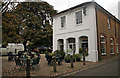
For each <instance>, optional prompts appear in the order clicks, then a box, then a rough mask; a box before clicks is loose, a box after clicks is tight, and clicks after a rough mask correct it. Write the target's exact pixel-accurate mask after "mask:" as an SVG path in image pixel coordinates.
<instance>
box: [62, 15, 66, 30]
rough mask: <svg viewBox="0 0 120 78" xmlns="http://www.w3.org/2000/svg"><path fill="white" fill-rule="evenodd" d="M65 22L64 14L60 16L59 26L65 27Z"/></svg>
mask: <svg viewBox="0 0 120 78" xmlns="http://www.w3.org/2000/svg"><path fill="white" fill-rule="evenodd" d="M65 23H66V18H65V16H63V17H61V28H64V27H65Z"/></svg>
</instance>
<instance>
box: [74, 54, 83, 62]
mask: <svg viewBox="0 0 120 78" xmlns="http://www.w3.org/2000/svg"><path fill="white" fill-rule="evenodd" d="M81 58H82V56H81V55H80V54H75V60H76V61H79V62H80V61H81Z"/></svg>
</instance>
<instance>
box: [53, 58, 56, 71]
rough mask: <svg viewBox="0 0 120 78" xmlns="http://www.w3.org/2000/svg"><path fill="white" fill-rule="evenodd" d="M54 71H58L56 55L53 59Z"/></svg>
mask: <svg viewBox="0 0 120 78" xmlns="http://www.w3.org/2000/svg"><path fill="white" fill-rule="evenodd" d="M53 72H56V57H54V59H53Z"/></svg>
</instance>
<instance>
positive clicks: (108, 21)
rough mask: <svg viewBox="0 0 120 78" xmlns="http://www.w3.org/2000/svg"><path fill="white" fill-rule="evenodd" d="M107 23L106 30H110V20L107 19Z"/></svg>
mask: <svg viewBox="0 0 120 78" xmlns="http://www.w3.org/2000/svg"><path fill="white" fill-rule="evenodd" d="M107 23H108V29H110V28H111V26H110V18H108V19H107Z"/></svg>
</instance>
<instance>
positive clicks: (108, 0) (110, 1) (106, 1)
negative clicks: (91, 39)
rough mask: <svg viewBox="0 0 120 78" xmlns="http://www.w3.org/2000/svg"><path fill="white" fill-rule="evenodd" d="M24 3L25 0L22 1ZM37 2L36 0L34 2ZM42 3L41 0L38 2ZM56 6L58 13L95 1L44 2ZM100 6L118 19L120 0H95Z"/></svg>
mask: <svg viewBox="0 0 120 78" xmlns="http://www.w3.org/2000/svg"><path fill="white" fill-rule="evenodd" d="M20 1H23V0H20ZM32 1H36V0H32ZM37 1H41V0H37ZM43 1H46V2H48V3H49V4H51V5H52V6H54V9H55V10H58V12H60V11H63V10H66V9H68V8H70V7H74V6H76V5H79V4H81V3H83V2H87V1H93V0H43ZM94 1H95V2H97V3H98V4H99V5H101V6H102V7H103V8H104V9H106V10H107V11H109V12H110V13H112V14H113V15H114V16H116V17H118V2H119V1H120V0H94Z"/></svg>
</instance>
